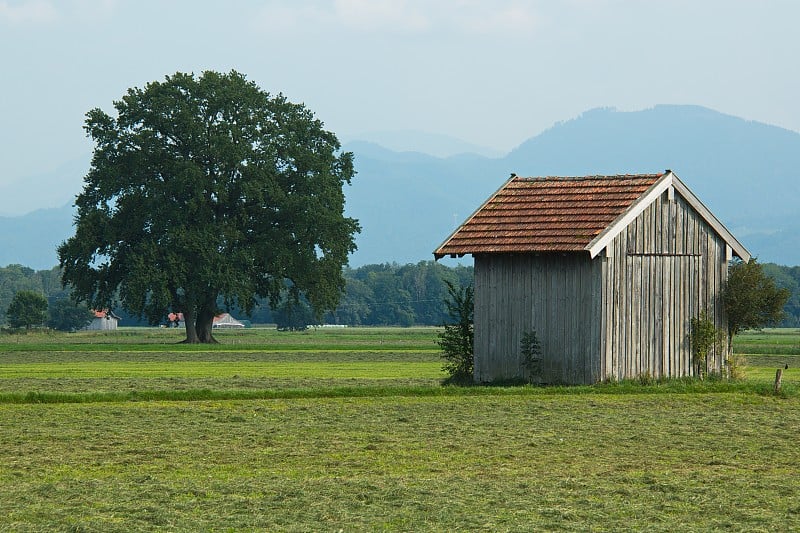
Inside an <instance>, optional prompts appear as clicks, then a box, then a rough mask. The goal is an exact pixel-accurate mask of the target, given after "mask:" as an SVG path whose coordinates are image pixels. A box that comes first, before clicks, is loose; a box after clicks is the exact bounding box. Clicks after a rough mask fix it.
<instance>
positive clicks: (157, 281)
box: [58, 72, 359, 342]
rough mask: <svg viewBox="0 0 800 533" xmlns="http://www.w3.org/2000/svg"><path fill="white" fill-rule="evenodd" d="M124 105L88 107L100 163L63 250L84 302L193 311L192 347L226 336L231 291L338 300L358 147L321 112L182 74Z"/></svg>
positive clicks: (316, 304)
mask: <svg viewBox="0 0 800 533" xmlns="http://www.w3.org/2000/svg"><path fill="white" fill-rule="evenodd" d="M114 107H115V109H116V115H117V116H116V118H115V117H112V116H110V115H108V114H106V113H105V112H103V111H102V110H100V109H93V110H91V111H89V112H88V113H87V118H86V126H85V128H86V131H87V133H88V135H89V136H90V137H91V138H92V139H93V141H94V142H95V149H94V154H93V157H92V165H91V168H90V170H89V173H88V174H87V176H86V178H85V185H84V188H83V191H82V192H81V194H80V195H79V196H78V197H77V200H76V202H75V205H76V207H77V217H76V229H75V235H74V236H73V237H71V238H70V239H68V240H67V241H66V242H64V243H63V244H62V245H61V246H60V247H59V249H58V253H59V260H60V264H61V267H62V268H63V277H62V280H63V282H64V283H65V284H69V285H71V286H72V287H73V294H74V295H75V296H76V297H77V298H78V299H80V300H84V301H86V302H88V303H89V305H90V306H92V307H94V308H97V309H103V308H109V307H112V304H113V302H115V301H116V300H118V301H119V303H120V304H121V305H122V307H123V308H124V309H126V310H128V311H129V312H132V313H135V314H138V315H139V316H144V317H146V318H148V319H149V320H150V321H151V322H153V323H156V322H158V321H160V320H162V319H163V317H164V316H165V315H166V314H167V313H168V312H169V311H174V312H176V313H177V312H182V313H183V314H184V317H185V318H186V333H187V338H186V341H187V342H214V339H213V336H212V335H211V325H212V320H213V317H214V315H215V314H216V313H217V312H219V311H220V309H218V299H221V300H222V301H223V302H224V304H225V305H237V306H238V307H239V308H241V309H243V310H245V311H248V312H249V311H250V310H251V309H252V307H253V305H254V304H255V302H256V298H257V297H261V298H268V299H269V300H270V301H271V302H272V303H273V304H275V303H277V302H278V301H279V300H280V299H281V297H283V296H285V294H286V293H288V294H289V295H290V296H291V297H294V298H297V297H298V296H299V294H300V293H302V294H303V295H304V296H305V298H306V299H307V300H308V302H309V303H310V304H311V306H312V307H313V308H314V310H315V311H316V312H317V313H321V312H323V311H324V310H330V309H333V308H335V307H336V304H337V302H338V300H339V297H340V295H341V292H342V290H343V288H344V279H343V276H342V267H343V265H345V264H346V263H347V256H348V254H349V253H350V252H352V251H353V250H355V241H354V235H355V233H357V232H358V231H359V226H358V222H357V221H356V220H355V219H352V218H348V217H346V216H344V204H345V197H344V192H343V187H344V185H345V184H349V183H350V180H351V178H352V177H353V175H354V169H353V155H352V153H349V152H345V153H341V152H340V149H341V146H340V144H339V141H338V139H337V138H336V136H335V135H334V134H333V133H331V132H329V131H326V130H325V129H324V128H323V124H322V122H320V121H319V120H317V119H316V118H314V115H313V114H312V113H311V111H309V110H308V109H307V108H306V107H304V106H303V105H302V104H294V103H291V102H289V101H288V100H287V99H286V98H285V97H284V96H283V95H278V96H271V95H270V94H269V93H266V92H264V91H262V90H261V89H259V88H258V87H257V86H256V85H255V84H254V83H252V82H250V81H247V80H246V79H245V77H244V76H243V75H242V74H240V73H237V72H230V73H228V74H220V73H217V72H204V73H203V74H202V75H201V76H199V77H196V76H194V75H193V74H184V73H176V74H174V75H172V76H167V77H166V79H165V81H163V82H152V83H149V84H147V86H146V87H145V88H144V89H140V88H132V89H129V90H128V91H127V94H125V95H124V96H123V97H122V99H121V100H119V101H117V102H114Z"/></svg>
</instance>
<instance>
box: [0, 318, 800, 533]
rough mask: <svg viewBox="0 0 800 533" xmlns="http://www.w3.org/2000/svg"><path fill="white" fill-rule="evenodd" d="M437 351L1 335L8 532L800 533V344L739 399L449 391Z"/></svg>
mask: <svg viewBox="0 0 800 533" xmlns="http://www.w3.org/2000/svg"><path fill="white" fill-rule="evenodd" d="M435 336H436V330H435V329H426V328H408V329H399V328H398V329H390V328H387V329H349V328H348V329H342V330H337V329H330V330H317V331H310V332H305V333H281V332H276V331H272V330H246V331H240V332H222V333H221V334H220V335H219V337H220V340H221V342H222V344H221V345H219V346H212V347H207V346H183V345H175V344H174V343H175V342H177V341H178V340H180V334H179V333H178V332H176V331H174V330H173V331H170V330H136V331H132V330H121V331H119V332H117V333H114V334H99V335H98V334H97V333H94V334H90V333H78V334H72V335H48V334H35V335H27V336H17V335H13V336H0V530H9V531H51V530H72V531H132V530H145V531H146V530H285V531H338V530H343V531H375V530H386V531H421V530H437V531H450V530H469V531H473V530H487V531H503V530H511V531H528V530H537V529H538V530H554V529H555V530H573V531H586V530H596V531H603V530H620V529H633V530H648V531H652V530H661V531H676V530H686V531H692V530H709V529H732V530H761V531H767V530H770V531H772V530H780V531H786V530H792V529H798V528H800V488H798V486H800V484H798V481H797V475H798V472H800V468H798V465H800V446H798V436H799V435H800V433H799V432H800V392H798V389H800V332H798V331H796V330H793V331H786V330H774V331H772V330H770V331H766V332H759V333H752V334H746V335H742V336H740V337H739V339H738V341H737V344H736V350H737V352H738V353H743V354H746V357H747V360H748V365H749V366H748V367H747V369H746V371H747V372H746V375H747V378H746V381H745V382H742V383H733V384H730V383H724V382H714V381H707V382H705V383H689V382H674V383H667V384H655V385H651V386H639V385H637V384H616V385H601V386H596V387H572V388H546V389H541V388H533V387H466V388H459V387H442V386H441V385H440V382H441V379H442V377H443V374H442V372H441V361H440V359H439V355H438V351H437V349H436V345H435V344H434V340H435ZM795 361H796V362H797V363H795ZM786 364H789V369H788V370H785V374H784V393H783V394H782V395H779V396H775V395H773V394H771V393H770V390H771V383H772V379H774V374H775V369H776V368H778V366H781V367H783V366H784V365H786Z"/></svg>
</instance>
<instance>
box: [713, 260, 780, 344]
mask: <svg viewBox="0 0 800 533" xmlns="http://www.w3.org/2000/svg"><path fill="white" fill-rule="evenodd" d="M789 295H790V292H789V290H788V289H785V288H782V289H779V288H778V287H776V286H775V281H774V280H773V279H772V278H771V277H769V276H767V275H766V274H765V273H764V269H763V268H762V265H761V264H760V263H758V262H757V261H756V260H755V259H751V260H750V261H748V262H744V261H740V260H735V261H734V262H733V263H732V264H731V266H730V268H729V269H728V280H727V281H726V283H725V287H724V290H723V293H722V296H723V302H724V305H725V313H726V315H727V317H728V339H729V341H732V340H733V337H734V335H736V334H738V333H739V332H740V331H742V330H744V329H757V328H761V327H763V326H766V325H768V324H772V323H776V322H778V321H779V320H781V318H782V317H783V313H784V310H783V307H784V305H785V304H786V301H787V300H788V299H789ZM732 344H733V343H732V342H729V343H728V346H732Z"/></svg>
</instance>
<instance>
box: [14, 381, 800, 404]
mask: <svg viewBox="0 0 800 533" xmlns="http://www.w3.org/2000/svg"><path fill="white" fill-rule="evenodd" d="M721 393H722V394H726V393H727V394H750V395H757V396H777V397H780V398H793V397H798V396H800V389H799V388H798V386H797V385H795V384H788V385H786V386H784V387H783V388H782V390H781V392H780V393H779V394H778V395H775V394H774V391H773V389H772V386H771V384H770V383H769V382H765V381H762V382H752V381H717V382H700V381H695V382H690V381H688V380H676V381H671V382H666V383H660V384H653V385H640V384H637V383H635V382H623V383H613V384H598V385H592V386H570V387H567V386H553V387H532V386H529V385H521V386H465V387H464V386H450V385H445V386H440V387H428V386H385V387H382V386H357V387H348V386H342V387H314V388H284V389H261V390H210V389H192V390H182V391H176V390H144V391H129V392H89V393H57V392H37V391H31V392H27V393H0V404H64V403H120V402H142V401H145V402H158V401H174V402H193V401H217V400H219V401H222V400H272V399H300V398H303V399H313V398H384V397H392V396H398V397H417V396H419V397H435V396H557V395H567V396H579V395H612V396H624V395H637V394H638V395H660V394H679V395H684V394H721Z"/></svg>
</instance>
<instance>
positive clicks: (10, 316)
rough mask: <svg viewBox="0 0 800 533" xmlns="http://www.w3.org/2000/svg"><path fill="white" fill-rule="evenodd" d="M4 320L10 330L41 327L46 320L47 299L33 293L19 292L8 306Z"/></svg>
mask: <svg viewBox="0 0 800 533" xmlns="http://www.w3.org/2000/svg"><path fill="white" fill-rule="evenodd" d="M6 320H7V321H8V325H9V326H11V327H12V328H25V329H31V327H33V326H41V325H42V324H44V321H45V320H47V299H46V298H45V297H44V296H42V295H41V294H39V293H38V292H35V291H19V292H18V293H17V294H15V295H14V297H13V298H12V299H11V303H10V304H9V305H8V310H7V311H6Z"/></svg>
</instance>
